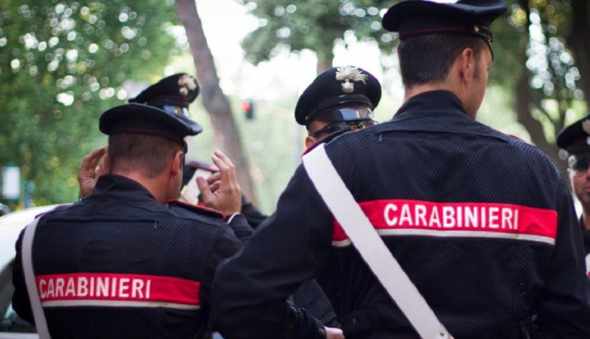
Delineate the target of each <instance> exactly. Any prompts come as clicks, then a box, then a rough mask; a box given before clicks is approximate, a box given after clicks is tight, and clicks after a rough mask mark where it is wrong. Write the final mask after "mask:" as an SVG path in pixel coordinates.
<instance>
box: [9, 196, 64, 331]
mask: <svg viewBox="0 0 590 339" xmlns="http://www.w3.org/2000/svg"><path fill="white" fill-rule="evenodd" d="M56 206H58V205H50V206H40V207H32V208H27V209H25V210H21V211H16V212H12V213H9V214H6V215H4V216H2V217H0V244H1V245H0V268H1V271H0V315H1V316H2V317H1V318H0V339H38V338H39V337H38V336H37V334H35V329H34V328H33V327H32V326H31V325H30V324H29V323H27V322H26V321H24V320H22V319H20V318H19V317H18V316H17V315H16V313H15V312H14V310H13V309H12V305H11V300H12V294H13V293H14V287H13V286H12V261H13V260H14V256H15V254H16V252H15V249H14V244H15V243H16V240H17V239H18V235H19V234H20V232H21V231H22V230H23V228H24V227H25V226H26V225H28V224H29V223H30V222H31V221H33V220H34V219H35V217H36V216H37V215H39V214H41V213H45V212H47V211H50V210H52V209H54V208H55V207H56Z"/></svg>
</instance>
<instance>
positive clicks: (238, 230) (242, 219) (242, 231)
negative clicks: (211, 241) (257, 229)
mask: <svg viewBox="0 0 590 339" xmlns="http://www.w3.org/2000/svg"><path fill="white" fill-rule="evenodd" d="M227 224H228V225H229V227H230V228H231V229H232V231H234V234H235V235H236V237H237V238H238V239H239V240H240V241H242V242H245V241H248V240H249V239H250V237H251V236H252V233H254V230H253V228H252V226H250V224H249V223H248V219H246V216H245V215H243V214H240V213H236V214H234V215H232V216H231V217H229V219H228V220H227Z"/></svg>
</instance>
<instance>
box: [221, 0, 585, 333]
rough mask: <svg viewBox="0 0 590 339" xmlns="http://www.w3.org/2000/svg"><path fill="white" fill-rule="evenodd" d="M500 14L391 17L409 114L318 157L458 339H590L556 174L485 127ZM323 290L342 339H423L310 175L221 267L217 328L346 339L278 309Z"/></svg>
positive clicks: (569, 216)
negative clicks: (311, 284) (307, 291)
mask: <svg viewBox="0 0 590 339" xmlns="http://www.w3.org/2000/svg"><path fill="white" fill-rule="evenodd" d="M505 11H506V5H505V4H504V2H503V1H500V0H491V1H485V2H483V1H478V2H476V1H468V0H460V1H445V2H442V1H436V2H435V1H423V0H409V1H403V2H399V3H398V4H396V5H394V6H393V7H391V8H390V9H389V10H388V12H387V13H386V14H385V16H384V18H383V26H384V27H385V28H386V29H388V30H390V31H393V32H397V33H399V35H400V40H401V41H400V45H399V48H398V55H399V59H400V69H401V75H402V79H403V83H404V87H405V91H406V95H405V103H404V105H403V106H402V107H401V108H400V109H399V110H398V112H397V113H396V114H395V116H394V118H393V120H392V121H390V122H385V123H382V124H379V125H377V126H374V127H370V128H367V129H364V130H361V131H358V132H356V133H348V134H345V135H342V136H341V137H339V138H336V139H334V140H333V141H332V142H330V143H328V144H327V145H325V147H324V148H325V151H326V153H327V155H328V157H329V159H330V160H331V162H332V163H333V165H334V167H335V169H336V171H337V173H338V175H339V176H340V177H341V179H342V181H343V182H344V184H345V185H346V186H347V187H348V189H349V190H350V192H351V193H352V196H353V197H354V198H355V200H356V201H357V202H358V203H360V206H361V208H362V209H363V211H364V212H365V214H366V216H367V217H368V218H369V220H370V222H371V223H372V224H373V226H374V228H375V230H376V231H377V233H378V234H379V235H381V239H382V240H383V242H384V243H385V245H386V247H387V248H388V249H389V251H390V252H391V253H392V254H393V256H394V257H395V258H397V260H398V262H399V263H400V265H401V267H402V269H403V270H404V271H405V272H406V274H407V275H408V277H409V278H410V279H411V281H412V282H413V283H414V285H415V286H416V288H417V290H418V291H419V292H420V294H421V295H422V296H423V297H424V299H425V300H426V301H427V303H428V304H429V305H430V306H431V307H432V309H433V310H434V312H435V314H436V315H437V316H438V318H439V319H440V321H441V322H442V324H443V325H444V326H445V327H446V328H447V329H448V330H449V332H450V333H451V334H452V335H453V336H454V337H455V338H459V339H470V338H473V339H475V338H478V339H485V338H508V339H512V338H529V337H533V338H535V337H537V336H538V337H542V338H579V339H581V338H589V337H590V331H589V330H588V324H589V323H590V317H589V306H588V300H587V296H586V295H585V286H584V285H585V282H586V278H585V275H584V267H583V263H582V261H581V258H582V244H581V234H580V229H579V227H577V226H576V220H575V219H576V218H575V215H574V213H573V207H572V200H571V197H570V196H569V194H568V192H567V190H566V189H565V187H564V186H563V184H562V182H561V180H560V177H559V173H558V171H557V170H556V169H555V167H554V166H553V165H552V163H551V161H550V160H549V159H548V158H547V157H546V156H545V155H544V154H543V153H542V152H541V151H540V150H539V149H537V148H536V147H534V146H531V145H528V144H526V143H523V142H521V141H519V140H516V139H515V138H512V137H508V136H506V135H504V134H502V133H500V132H498V131H496V130H494V129H492V128H490V127H488V126H485V125H483V124H480V123H478V122H476V121H475V117H476V114H477V111H478V109H479V106H480V104H481V102H482V100H483V97H484V93H485V88H486V84H487V78H488V72H489V68H490V67H491V64H492V58H493V54H492V33H491V31H490V28H489V26H490V24H491V23H492V21H493V20H494V19H495V18H496V17H498V16H499V15H501V14H502V13H504V12H505ZM319 150H321V149H319ZM312 152H314V151H312ZM263 258H264V259H263ZM314 276H315V277H316V278H317V280H318V282H319V283H320V285H321V286H322V287H323V289H324V291H325V292H326V294H327V295H328V297H329V298H330V300H331V302H332V305H333V306H334V308H335V310H336V314H337V315H338V320H339V321H340V323H341V324H342V329H343V332H344V335H345V336H346V338H348V339H356V338H371V339H377V338H417V337H418V335H417V334H416V332H414V329H413V328H412V327H411V326H410V324H409V322H408V320H407V319H406V317H405V316H404V315H403V314H402V312H401V311H400V309H399V308H398V307H397V305H396V304H395V303H393V302H392V300H391V298H390V297H389V295H388V294H387V293H386V291H385V289H384V288H383V287H382V286H381V285H380V283H379V282H378V281H377V279H376V278H375V276H374V275H373V273H372V272H371V271H370V270H369V268H368V267H367V265H366V263H365V262H364V261H363V259H362V258H361V257H360V256H359V253H358V252H357V251H356V250H355V248H354V247H352V246H351V242H350V239H348V237H347V235H346V233H345V232H343V230H342V229H341V228H340V227H339V224H337V223H336V222H335V221H334V219H333V216H332V215H331V213H330V212H329V210H328V208H327V207H326V204H325V203H324V201H323V200H322V198H321V197H320V196H319V194H318V191H317V190H316V189H315V187H314V185H313V184H312V182H311V181H310V178H309V176H308V174H307V172H306V170H305V168H303V167H300V168H298V169H297V171H296V173H295V175H294V176H293V178H292V179H291V181H290V182H289V185H288V187H287V188H286V190H285V192H284V193H283V194H282V196H281V198H280V200H279V203H278V207H277V212H276V213H275V214H274V215H273V216H272V217H271V219H270V221H269V222H268V224H266V225H265V227H263V228H262V229H260V230H259V231H257V232H256V234H255V235H254V236H253V238H252V239H251V240H250V242H249V244H248V246H246V248H245V249H244V250H242V251H241V252H240V253H239V254H238V255H237V256H235V257H233V258H232V259H230V260H229V261H227V262H226V263H225V264H223V265H222V266H221V267H220V268H219V270H218V272H217V275H216V277H215V281H214V283H213V293H212V300H213V305H214V310H213V315H212V317H213V319H214V322H215V323H216V324H217V325H218V327H219V329H220V330H221V332H222V333H223V334H225V335H226V336H227V337H228V338H232V339H238V338H258V339H260V338H272V337H275V336H285V337H289V338H323V337H328V338H330V337H338V335H337V333H335V332H333V331H324V330H323V329H322V328H321V327H318V326H317V325H314V324H313V322H310V321H309V319H308V318H307V317H306V316H305V314H304V312H302V311H301V310H297V309H293V308H289V307H287V306H286V305H285V303H284V302H282V300H283V299H284V298H285V297H286V296H287V295H289V294H290V293H291V292H292V291H293V290H294V289H295V288H296V287H297V286H298V284H300V283H301V281H304V280H306V279H309V278H311V277H314Z"/></svg>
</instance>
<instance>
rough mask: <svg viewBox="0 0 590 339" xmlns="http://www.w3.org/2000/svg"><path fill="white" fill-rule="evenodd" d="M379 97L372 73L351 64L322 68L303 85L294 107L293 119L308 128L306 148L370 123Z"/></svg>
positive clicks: (379, 92)
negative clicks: (315, 76)
mask: <svg viewBox="0 0 590 339" xmlns="http://www.w3.org/2000/svg"><path fill="white" fill-rule="evenodd" d="M380 99H381V84H379V81H378V80H377V79H376V78H375V77H374V76H373V75H372V74H371V73H369V72H367V71H365V70H363V69H361V68H359V67H356V66H352V65H347V66H341V67H333V68H330V69H328V70H326V71H324V72H323V73H322V74H320V75H318V77H317V78H315V79H314V80H313V82H312V83H311V84H310V85H309V86H308V87H307V88H306V89H305V91H304V92H303V94H301V96H300V97H299V100H298V101H297V105H296V107H295V121H297V123H298V124H300V125H304V126H305V128H306V129H307V136H306V138H305V148H306V149H307V150H310V149H311V148H312V147H313V146H314V145H316V144H317V143H318V142H328V141H330V140H331V139H333V138H334V137H336V136H338V135H340V134H342V133H344V132H348V131H353V130H358V129H362V128H366V127H369V126H373V125H374V124H375V121H374V120H373V110H374V109H375V108H376V107H377V105H378V104H379V100H380Z"/></svg>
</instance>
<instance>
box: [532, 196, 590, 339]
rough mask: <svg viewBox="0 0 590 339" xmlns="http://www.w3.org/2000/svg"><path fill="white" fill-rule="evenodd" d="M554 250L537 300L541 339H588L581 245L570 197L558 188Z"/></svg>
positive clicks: (589, 323) (589, 312) (589, 327)
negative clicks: (556, 228)
mask: <svg viewBox="0 0 590 339" xmlns="http://www.w3.org/2000/svg"><path fill="white" fill-rule="evenodd" d="M558 199H559V200H558V214H559V216H558V223H559V224H558V230H557V238H556V241H555V250H554V253H553V256H552V258H551V259H550V260H551V261H550V263H549V267H548V270H547V272H546V275H545V284H544V288H543V290H542V295H541V297H540V300H541V305H540V310H539V328H540V332H541V336H540V337H541V338H545V337H547V338H572V339H573V338H580V339H581V338H590V305H589V301H588V295H587V293H586V288H587V286H586V285H587V283H588V279H587V277H586V276H585V269H584V260H583V258H584V257H583V244H582V234H581V230H580V227H579V225H578V223H577V220H576V216H575V211H574V208H573V202H572V199H571V195H570V194H569V193H568V192H567V191H566V189H565V187H562V186H561V187H560V188H559V197H558Z"/></svg>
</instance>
